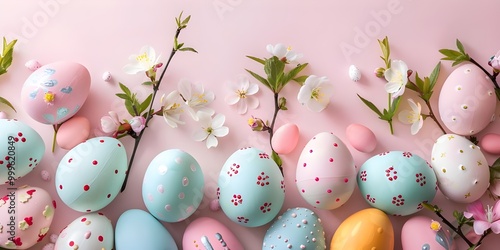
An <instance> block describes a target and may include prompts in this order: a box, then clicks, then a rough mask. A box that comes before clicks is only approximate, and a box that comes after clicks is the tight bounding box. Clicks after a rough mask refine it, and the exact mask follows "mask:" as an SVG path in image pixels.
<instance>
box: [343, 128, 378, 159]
mask: <svg viewBox="0 0 500 250" xmlns="http://www.w3.org/2000/svg"><path fill="white" fill-rule="evenodd" d="M346 136H347V141H348V142H349V143H350V144H351V145H352V147H353V148H355V149H356V150H358V151H361V152H363V153H370V152H372V151H373V150H374V149H375V148H376V147H377V138H376V137H375V134H374V133H373V131H371V130H370V129H369V128H367V127H365V126H363V125H361V124H355V123H354V124H351V125H349V126H348V127H347V129H346Z"/></svg>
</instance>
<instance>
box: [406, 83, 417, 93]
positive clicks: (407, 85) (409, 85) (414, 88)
mask: <svg viewBox="0 0 500 250" xmlns="http://www.w3.org/2000/svg"><path fill="white" fill-rule="evenodd" d="M406 88H407V89H411V90H413V91H415V92H417V93H420V89H418V87H417V85H416V84H415V83H414V82H412V81H410V80H408V82H407V83H406Z"/></svg>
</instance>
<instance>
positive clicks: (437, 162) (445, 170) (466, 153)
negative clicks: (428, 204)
mask: <svg viewBox="0 0 500 250" xmlns="http://www.w3.org/2000/svg"><path fill="white" fill-rule="evenodd" d="M431 164H432V167H433V170H434V172H435V173H436V177H437V181H438V186H439V190H441V192H442V193H443V194H444V195H445V196H446V197H447V198H448V199H450V200H452V201H455V202H460V203H472V202H474V201H475V200H477V199H479V198H481V196H483V194H484V193H485V192H486V190H487V189H488V187H489V184H490V182H489V178H490V172H489V166H488V162H487V161H486V157H485V156H484V154H483V153H482V152H481V149H480V148H479V147H478V146H476V145H475V144H474V143H472V142H471V141H469V140H468V139H467V138H465V137H463V136H460V135H456V134H445V135H442V136H441V137H439V138H438V139H437V140H436V142H435V143H434V146H433V147H432V153H431Z"/></svg>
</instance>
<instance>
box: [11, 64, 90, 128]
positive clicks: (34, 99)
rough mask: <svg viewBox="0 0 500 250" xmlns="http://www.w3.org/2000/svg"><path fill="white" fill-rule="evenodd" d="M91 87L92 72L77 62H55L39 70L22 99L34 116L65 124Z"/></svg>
mask: <svg viewBox="0 0 500 250" xmlns="http://www.w3.org/2000/svg"><path fill="white" fill-rule="evenodd" d="M89 91H90V73H89V71H88V70H87V68H85V67H84V66H83V65H81V64H79V63H74V62H64V61H61V62H55V63H50V64H47V65H44V66H42V67H40V68H39V69H37V70H35V71H34V72H33V73H31V75H30V76H29V77H28V79H26V82H25V83H24V85H23V88H22V90H21V103H22V106H23V107H24V109H25V110H26V112H27V113H28V115H29V116H31V118H33V119H34V120H36V121H38V122H41V123H44V124H61V123H63V122H64V121H66V120H68V119H69V118H71V117H72V116H73V115H74V114H75V113H76V112H78V110H79V109H80V108H81V107H82V105H83V104H84V102H85V100H86V99H87V96H88V94H89Z"/></svg>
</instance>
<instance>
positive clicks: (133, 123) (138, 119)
mask: <svg viewBox="0 0 500 250" xmlns="http://www.w3.org/2000/svg"><path fill="white" fill-rule="evenodd" d="M128 123H129V124H130V127H131V128H132V130H133V131H134V132H135V133H136V134H138V133H140V132H141V131H142V130H143V129H144V128H145V127H146V118H144V117H142V116H135V117H133V118H132V119H130V121H128Z"/></svg>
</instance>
